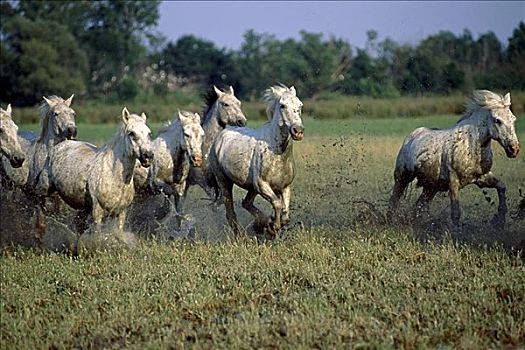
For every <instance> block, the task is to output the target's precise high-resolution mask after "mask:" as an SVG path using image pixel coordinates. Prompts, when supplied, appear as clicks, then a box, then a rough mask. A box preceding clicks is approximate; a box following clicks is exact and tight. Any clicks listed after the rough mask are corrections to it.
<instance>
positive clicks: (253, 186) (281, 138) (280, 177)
mask: <svg viewBox="0 0 525 350" xmlns="http://www.w3.org/2000/svg"><path fill="white" fill-rule="evenodd" d="M264 97H265V100H266V101H267V102H268V107H267V110H266V111H267V114H268V117H269V118H271V120H270V121H269V122H268V123H267V124H265V125H264V126H262V127H261V128H259V129H250V128H246V127H239V128H229V129H226V130H224V131H222V132H221V133H220V134H219V135H218V136H217V138H216V140H215V142H214V143H213V145H212V148H211V150H210V157H209V162H210V163H209V171H208V176H209V177H210V180H213V178H214V179H215V181H216V184H217V185H218V187H219V189H220V190H221V192H222V195H223V197H224V205H225V207H226V217H227V220H228V223H229V225H230V226H231V227H232V229H233V230H234V232H235V233H236V234H238V233H239V228H238V226H237V217H236V214H235V210H234V208H233V194H232V189H233V184H236V185H237V186H239V187H242V188H244V189H245V190H247V191H248V193H247V195H246V197H245V198H244V200H243V201H242V206H243V207H244V208H245V209H246V210H248V211H249V212H250V213H251V214H252V215H253V216H254V217H256V218H260V217H262V216H263V214H262V212H261V210H260V209H258V208H257V207H255V206H254V204H253V201H254V199H255V197H256V196H257V195H258V194H260V195H261V196H262V197H263V198H264V199H266V200H267V201H269V202H270V203H271V204H272V206H273V210H274V216H273V222H270V223H269V225H268V227H267V228H268V232H269V234H270V235H271V236H273V237H275V235H276V233H277V232H278V231H279V229H280V228H281V227H282V225H283V224H286V223H288V222H289V220H290V218H289V205H290V195H291V184H292V182H293V180H294V177H295V161H294V157H293V147H292V145H293V142H292V140H297V141H299V140H302V139H303V137H304V126H303V121H302V119H301V108H302V105H303V103H302V102H301V100H299V98H297V96H296V92H295V88H294V87H291V88H287V87H285V86H273V87H270V88H269V89H267V90H266V92H265V95H264Z"/></svg>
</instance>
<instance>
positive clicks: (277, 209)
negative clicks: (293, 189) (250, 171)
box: [258, 181, 283, 237]
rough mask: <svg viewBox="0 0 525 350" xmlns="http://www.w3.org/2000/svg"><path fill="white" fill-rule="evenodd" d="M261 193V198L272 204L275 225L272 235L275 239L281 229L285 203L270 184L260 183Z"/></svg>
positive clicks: (272, 228)
mask: <svg viewBox="0 0 525 350" xmlns="http://www.w3.org/2000/svg"><path fill="white" fill-rule="evenodd" d="M258 185H259V191H260V194H261V196H263V198H264V199H266V200H267V201H268V202H270V203H271V204H272V207H273V211H274V217H273V224H272V225H271V226H272V227H270V229H271V231H272V232H270V235H271V236H273V237H275V235H276V234H277V232H278V231H279V229H280V228H281V226H282V225H281V213H282V210H283V201H282V200H281V198H279V197H278V196H277V195H276V194H275V192H274V191H273V190H272V188H271V187H270V184H268V183H267V182H265V181H259V183H258Z"/></svg>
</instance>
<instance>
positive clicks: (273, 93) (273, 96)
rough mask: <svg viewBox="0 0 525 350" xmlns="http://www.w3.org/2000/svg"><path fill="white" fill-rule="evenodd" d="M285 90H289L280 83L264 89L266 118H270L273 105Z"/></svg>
mask: <svg viewBox="0 0 525 350" xmlns="http://www.w3.org/2000/svg"><path fill="white" fill-rule="evenodd" d="M287 92H290V89H288V88H287V87H286V86H282V85H274V86H271V87H269V88H268V89H266V90H265V91H264V94H263V101H264V102H266V103H268V105H267V106H266V115H267V117H268V119H272V115H273V109H274V105H275V104H276V103H277V102H278V101H279V99H280V98H281V97H282V96H283V95H284V94H285V93H287Z"/></svg>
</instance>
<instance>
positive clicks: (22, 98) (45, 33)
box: [0, 16, 88, 105]
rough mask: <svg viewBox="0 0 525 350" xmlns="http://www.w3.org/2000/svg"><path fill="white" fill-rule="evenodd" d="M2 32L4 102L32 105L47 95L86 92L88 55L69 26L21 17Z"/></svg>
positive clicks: (16, 18)
mask: <svg viewBox="0 0 525 350" xmlns="http://www.w3.org/2000/svg"><path fill="white" fill-rule="evenodd" d="M2 33H3V35H2V36H3V38H4V40H2V43H1V45H2V47H1V48H2V50H1V53H0V54H1V60H2V69H1V71H0V72H1V73H0V74H1V76H0V81H1V82H2V88H1V89H0V91H1V92H0V94H1V95H0V98H1V99H2V100H9V101H12V102H13V103H14V104H21V105H25V104H30V105H32V104H35V103H37V102H39V101H40V100H41V99H42V96H44V95H51V94H59V95H63V96H66V95H70V94H71V91H75V92H76V93H78V94H82V93H83V92H84V91H85V89H86V85H85V77H86V75H87V72H88V70H87V59H86V55H85V54H84V52H83V51H82V50H81V49H80V48H79V46H78V44H77V42H76V41H75V39H74V37H73V36H72V35H71V34H69V33H68V32H67V31H65V27H63V26H61V25H60V24H58V23H56V22H51V21H46V20H39V19H37V20H30V19H27V18H24V17H19V16H17V17H14V18H12V19H11V20H9V21H8V22H7V23H5V24H2ZM57 33H63V34H62V35H57ZM13 73H16V74H13ZM13 87H15V89H13Z"/></svg>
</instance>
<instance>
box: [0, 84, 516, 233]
mask: <svg viewBox="0 0 525 350" xmlns="http://www.w3.org/2000/svg"><path fill="white" fill-rule="evenodd" d="M72 99H73V96H71V97H70V98H69V99H67V100H64V99H62V98H60V97H57V96H52V97H49V98H46V97H44V101H43V102H42V105H41V132H40V134H39V135H36V134H33V133H31V132H18V127H17V126H16V124H15V123H14V122H13V119H12V117H11V113H12V111H11V106H10V105H8V106H7V109H6V110H3V109H1V120H0V122H1V125H0V126H1V127H0V137H1V151H2V161H1V163H0V176H1V182H2V185H1V186H2V191H3V192H4V193H8V192H9V191H14V190H21V191H22V192H23V193H25V194H26V195H28V196H30V197H31V198H33V199H34V203H36V204H35V212H36V215H35V216H36V220H35V236H36V237H37V238H39V239H41V238H42V236H43V235H44V232H45V230H46V217H47V215H46V214H49V211H50V210H53V209H52V208H51V206H50V205H49V203H48V202H49V199H50V198H53V197H54V198H55V199H56V198H57V197H59V198H61V200H62V201H63V202H65V203H66V204H67V205H68V206H69V207H71V208H73V209H75V210H77V211H78V213H77V215H76V217H75V226H76V230H77V232H78V233H79V234H82V233H84V232H85V231H86V230H87V229H88V228H90V227H92V228H93V229H94V230H95V231H97V230H99V229H100V225H101V224H102V222H103V219H104V218H105V217H113V218H116V219H117V222H118V228H119V230H123V228H124V224H125V222H126V211H127V210H128V208H129V207H130V206H131V205H132V203H133V201H134V200H137V198H139V197H141V198H144V196H146V197H147V196H155V195H158V194H161V193H163V194H164V195H166V196H167V197H168V198H170V202H171V205H172V209H173V210H174V211H175V212H176V213H177V215H178V216H177V217H178V218H179V219H178V221H177V226H178V227H180V217H182V216H181V214H182V212H183V203H184V200H185V198H186V195H187V192H188V188H189V187H190V186H192V185H199V186H201V187H202V188H203V189H204V191H205V192H206V193H207V194H208V196H209V197H210V198H212V199H213V200H214V201H216V202H221V203H224V205H225V209H226V218H227V221H228V224H229V225H230V227H231V228H232V230H233V231H234V233H236V234H239V233H240V226H239V224H238V222H237V216H236V213H235V210H234V200H233V185H234V184H235V185H237V186H239V187H241V188H243V189H245V190H246V191H247V194H246V196H245V197H244V199H243V200H242V207H243V208H244V209H246V210H247V211H248V212H249V213H250V214H252V215H253V216H254V217H255V218H256V220H258V221H259V222H261V223H263V224H262V230H263V231H264V233H265V235H266V236H267V237H270V238H275V236H276V235H277V234H278V233H279V231H280V229H281V228H282V227H283V226H284V225H286V224H287V223H288V222H289V221H290V210H289V209H290V196H291V185H292V183H293V180H294V177H295V162H294V154H293V143H294V141H300V140H302V139H303V137H304V125H303V121H302V115H301V112H302V105H303V103H302V102H301V100H300V99H299V98H298V97H297V94H296V90H295V88H294V87H290V88H289V87H286V86H284V85H280V86H272V87H270V88H268V89H267V90H266V91H265V93H264V100H265V101H266V102H267V108H266V112H267V116H268V119H269V121H268V122H267V123H266V124H265V125H263V126H262V127H260V128H257V129H253V128H248V127H246V117H245V116H244V114H243V112H242V109H241V102H240V101H239V100H238V99H237V98H236V97H235V94H234V90H233V88H232V87H229V89H226V91H222V90H220V89H218V88H217V87H215V86H214V87H213V88H212V89H210V91H209V92H208V94H207V95H206V105H205V110H204V113H203V115H202V119H201V116H200V115H199V114H198V113H191V112H186V111H179V112H178V113H177V114H176V116H175V120H174V121H172V122H168V123H166V124H165V125H163V126H162V127H161V129H160V130H159V133H158V135H157V137H156V138H155V139H154V140H152V139H151V131H150V129H149V127H148V126H147V125H146V120H147V118H146V115H145V114H144V113H142V114H141V115H138V114H134V113H131V112H129V111H128V110H127V108H124V109H123V110H122V116H121V118H122V122H121V124H120V126H119V127H118V129H117V131H116V133H115V135H114V137H113V138H112V139H111V140H110V141H109V142H107V143H106V144H105V145H103V146H101V147H96V146H95V145H92V144H90V143H87V142H82V141H77V140H75V137H76V134H77V128H76V124H75V112H74V110H73V109H72V108H71V102H72ZM510 105H511V102H510V94H507V95H505V96H501V95H498V94H495V93H493V92H491V91H488V90H476V91H474V93H473V94H472V96H471V97H470V98H469V100H468V102H467V108H466V113H465V114H464V116H463V117H462V118H461V119H460V120H459V121H458V122H457V123H456V124H455V125H454V126H453V127H451V128H449V129H442V130H437V129H428V128H418V129H416V130H414V131H413V132H412V133H411V134H410V135H409V136H408V137H407V138H406V139H405V141H404V143H403V145H402V147H401V149H400V151H399V154H398V156H397V160H396V165H395V171H394V181H395V184H394V189H393V193H392V195H391V198H390V201H389V207H388V212H387V218H388V219H389V221H390V222H393V221H395V211H396V208H397V207H398V203H399V200H400V198H401V196H402V195H403V193H404V191H405V190H406V187H407V186H408V184H409V183H410V182H411V181H413V180H414V179H417V184H418V186H421V187H423V191H422V194H421V196H420V197H419V199H418V200H417V202H416V208H415V217H416V218H418V217H420V216H421V215H423V214H425V213H426V212H427V211H428V206H429V203H430V201H431V200H432V199H433V197H434V196H435V195H436V193H437V192H439V191H449V195H450V201H451V218H452V223H453V225H454V227H456V228H457V227H459V222H460V208H459V202H458V193H459V190H460V189H461V188H463V187H464V186H466V185H469V184H476V185H477V186H479V187H491V188H495V189H496V190H497V193H498V199H499V206H498V211H497V213H496V215H495V216H494V219H493V223H494V224H497V225H503V224H504V223H505V216H506V212H507V206H506V198H505V185H504V184H503V183H502V182H501V180H499V179H498V178H497V177H496V176H495V175H494V174H493V173H492V172H491V167H492V158H493V155H492V149H491V141H492V140H495V141H497V142H498V143H500V144H501V146H502V147H503V148H504V150H505V152H506V154H507V156H508V157H511V158H514V157H516V156H517V154H518V152H519V142H518V139H517V136H516V132H515V127H514V123H515V120H516V117H515V116H514V115H513V114H512V112H511V110H510ZM136 192H137V193H141V194H142V196H136V195H135V194H136ZM257 195H261V196H262V197H263V198H264V199H265V200H267V201H268V202H269V203H270V204H271V205H272V208H273V215H271V216H267V215H266V214H264V213H263V211H262V210H260V209H259V208H257V207H256V206H255V205H254V199H255V198H256V196H257ZM3 197H4V198H6V197H5V196H3ZM7 198H9V195H8V196H7ZM55 210H56V209H55ZM92 224H94V225H92Z"/></svg>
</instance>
